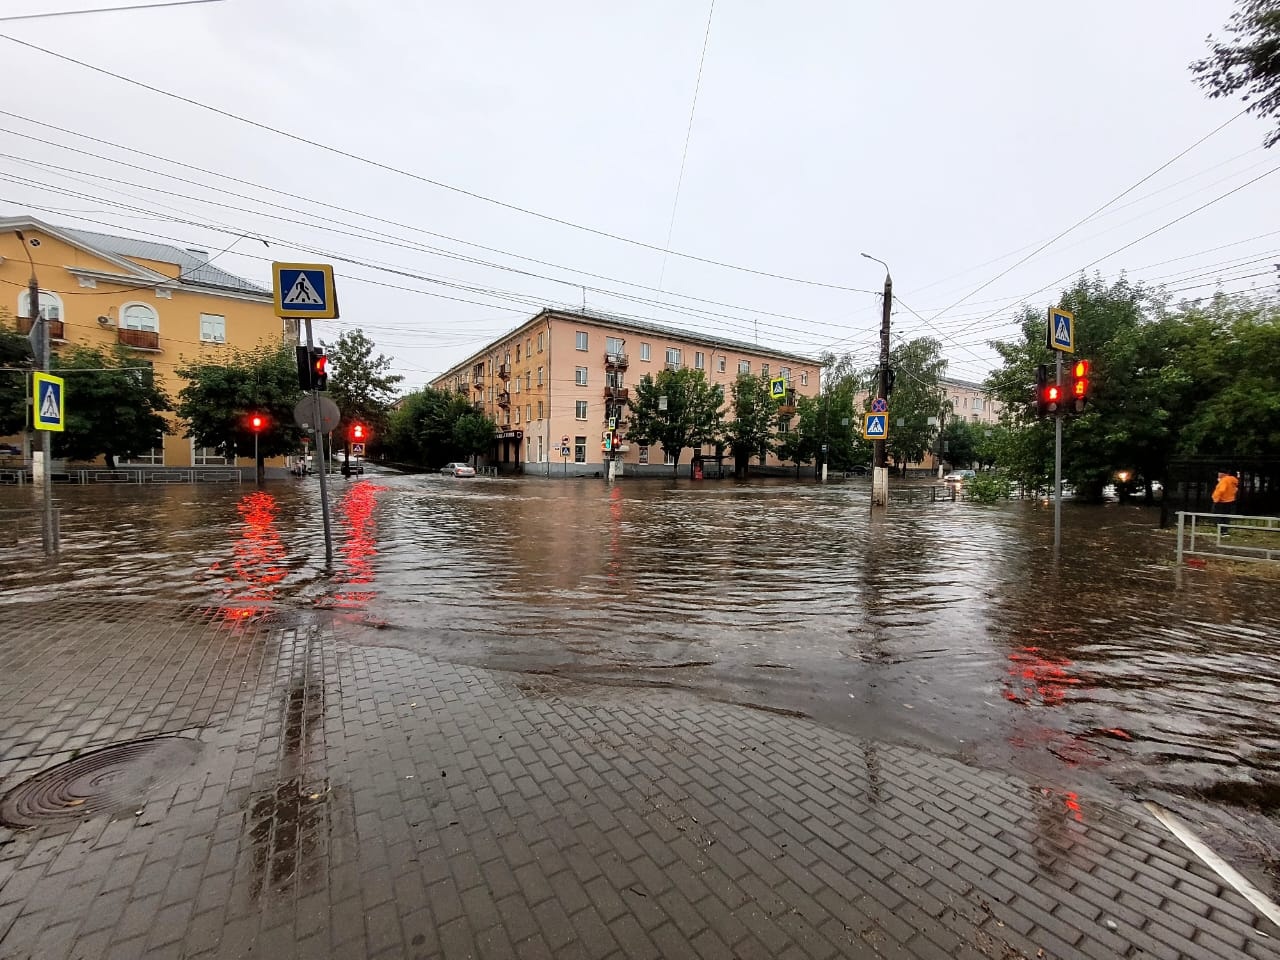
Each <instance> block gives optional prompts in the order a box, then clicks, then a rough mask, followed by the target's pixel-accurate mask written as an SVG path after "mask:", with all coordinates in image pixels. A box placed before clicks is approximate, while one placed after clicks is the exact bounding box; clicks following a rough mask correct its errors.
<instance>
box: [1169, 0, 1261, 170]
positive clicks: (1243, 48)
mask: <svg viewBox="0 0 1280 960" xmlns="http://www.w3.org/2000/svg"><path fill="white" fill-rule="evenodd" d="M1227 33H1228V34H1229V35H1230V39H1228V40H1215V39H1214V38H1213V37H1210V38H1209V40H1208V43H1209V50H1210V53H1209V56H1207V57H1205V58H1204V59H1203V60H1197V61H1196V62H1194V63H1193V64H1191V73H1192V75H1193V76H1194V77H1195V79H1196V83H1198V84H1199V85H1200V87H1201V88H1202V89H1204V90H1205V91H1206V92H1207V93H1208V95H1209V96H1210V97H1214V98H1217V97H1231V96H1235V95H1236V94H1240V96H1241V98H1242V99H1243V100H1244V102H1245V103H1246V104H1248V105H1249V106H1248V110H1249V112H1250V113H1253V114H1256V115H1258V116H1260V117H1264V118H1267V119H1271V118H1275V117H1277V116H1280V0H1239V2H1238V3H1237V5H1236V11H1235V13H1233V14H1232V15H1231V18H1230V19H1229V20H1228V21H1227ZM1264 142H1265V144H1266V145H1267V146H1268V147H1271V146H1274V145H1275V144H1276V143H1277V142H1280V125H1277V127H1276V128H1275V129H1273V130H1272V131H1271V132H1270V133H1269V134H1267V137H1266V140H1265V141H1264Z"/></svg>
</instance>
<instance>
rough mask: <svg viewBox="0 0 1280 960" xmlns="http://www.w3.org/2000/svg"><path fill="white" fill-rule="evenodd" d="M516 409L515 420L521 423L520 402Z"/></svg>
mask: <svg viewBox="0 0 1280 960" xmlns="http://www.w3.org/2000/svg"><path fill="white" fill-rule="evenodd" d="M515 411H516V420H515V422H516V423H519V422H520V404H518V403H517V404H516V407H515Z"/></svg>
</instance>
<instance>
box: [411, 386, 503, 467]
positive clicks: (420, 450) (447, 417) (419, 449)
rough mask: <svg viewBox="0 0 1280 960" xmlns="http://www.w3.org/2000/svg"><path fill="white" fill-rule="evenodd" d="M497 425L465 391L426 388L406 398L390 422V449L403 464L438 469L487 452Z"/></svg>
mask: <svg viewBox="0 0 1280 960" xmlns="http://www.w3.org/2000/svg"><path fill="white" fill-rule="evenodd" d="M496 431H497V427H496V425H495V424H494V422H493V421H492V420H490V419H489V418H488V417H486V416H484V415H482V414H480V413H478V412H477V411H476V410H475V408H474V407H473V406H472V405H471V401H470V400H468V399H467V397H466V396H465V395H463V394H459V393H455V392H453V391H451V390H436V389H433V388H432V387H426V388H424V389H422V390H418V391H416V392H414V393H411V394H409V395H408V396H407V397H405V398H404V399H403V400H402V401H401V402H400V405H399V408H398V409H396V410H393V411H391V414H390V416H389V418H388V422H387V442H386V446H387V451H388V452H389V453H390V454H391V456H392V457H393V458H394V459H396V460H399V461H400V462H402V463H410V464H414V465H415V466H421V467H426V468H429V469H435V468H436V467H439V466H440V465H441V464H444V463H449V462H450V461H453V460H463V459H469V458H470V457H472V456H473V455H475V454H477V453H484V452H485V451H487V450H488V449H489V447H490V445H491V444H492V443H493V437H494V434H495V432H496Z"/></svg>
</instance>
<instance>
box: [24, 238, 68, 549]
mask: <svg viewBox="0 0 1280 960" xmlns="http://www.w3.org/2000/svg"><path fill="white" fill-rule="evenodd" d="M15 233H17V235H18V240H19V241H20V242H21V243H22V252H23V253H25V254H26V255H27V263H29V264H30V265H31V279H30V280H28V281H27V298H28V302H27V312H28V315H29V316H30V318H31V329H32V331H33V332H35V333H36V343H37V344H38V350H39V353H40V355H39V356H38V357H36V358H35V359H36V364H37V366H39V367H40V369H41V371H43V372H44V373H48V372H49V324H48V323H47V322H45V321H44V320H43V319H41V317H40V281H39V280H37V279H36V264H35V261H34V260H32V259H31V251H30V250H29V249H28V248H27V238H26V237H25V236H23V234H22V231H21V230H17V231H15ZM31 396H32V404H33V405H34V404H39V403H40V395H39V393H38V392H37V391H35V390H32V391H31ZM63 405H64V408H65V405H66V398H65V397H63ZM34 409H35V407H34V406H33V407H32V410H33V412H34ZM34 420H35V418H34V417H32V422H34ZM52 462H53V436H52V434H51V433H50V432H49V431H48V430H41V431H40V468H41V469H40V493H41V499H42V501H43V502H42V504H41V506H42V509H41V511H40V542H41V544H42V545H43V546H44V553H45V556H46V557H52V556H54V555H56V554H57V552H58V531H57V528H56V527H55V526H54V523H53V475H52V473H51V471H50V466H51V464H52ZM34 469H35V468H34V465H33V467H32V470H33V472H34Z"/></svg>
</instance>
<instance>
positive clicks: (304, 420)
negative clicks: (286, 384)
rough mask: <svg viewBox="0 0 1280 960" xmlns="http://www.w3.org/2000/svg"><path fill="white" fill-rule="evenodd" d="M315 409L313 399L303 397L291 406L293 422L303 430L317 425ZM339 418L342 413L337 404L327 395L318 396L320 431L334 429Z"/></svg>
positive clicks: (325, 431) (324, 431)
mask: <svg viewBox="0 0 1280 960" xmlns="http://www.w3.org/2000/svg"><path fill="white" fill-rule="evenodd" d="M315 410H316V408H315V401H314V400H312V399H311V397H303V398H302V399H301V400H299V401H298V402H297V403H296V404H295V405H294V407H293V422H294V423H296V424H297V425H298V426H300V427H301V428H302V429H303V430H310V429H311V428H312V427H313V426H316V425H317V424H316V423H315ZM341 419H342V413H341V412H340V411H339V410H338V405H337V404H336V403H334V402H333V401H332V400H330V399H329V398H328V397H320V423H319V424H318V426H319V427H320V432H321V433H330V432H332V431H333V430H336V429H337V428H338V421H339V420H341Z"/></svg>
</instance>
